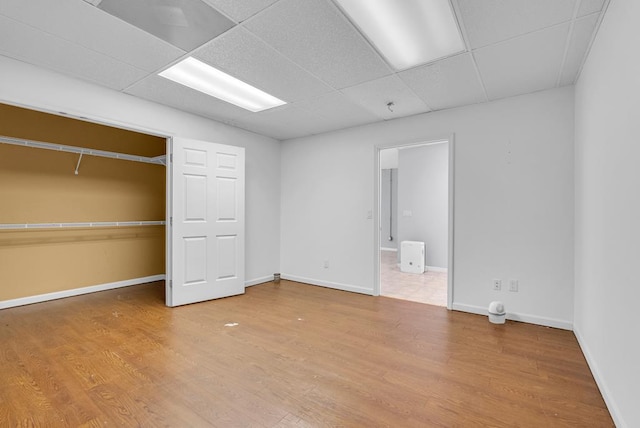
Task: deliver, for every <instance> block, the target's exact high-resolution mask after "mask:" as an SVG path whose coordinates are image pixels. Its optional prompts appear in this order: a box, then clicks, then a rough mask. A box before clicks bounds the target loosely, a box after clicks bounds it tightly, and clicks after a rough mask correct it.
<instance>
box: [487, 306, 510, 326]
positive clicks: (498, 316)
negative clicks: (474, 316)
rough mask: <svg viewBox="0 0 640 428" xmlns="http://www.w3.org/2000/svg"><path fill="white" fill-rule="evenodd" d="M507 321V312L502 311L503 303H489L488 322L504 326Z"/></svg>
mask: <svg viewBox="0 0 640 428" xmlns="http://www.w3.org/2000/svg"><path fill="white" fill-rule="evenodd" d="M506 319H507V311H505V310H504V303H502V302H498V301H496V302H491V303H490V304H489V321H490V322H491V323H493V324H504V321H505V320H506Z"/></svg>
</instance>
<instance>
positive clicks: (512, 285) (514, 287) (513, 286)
mask: <svg viewBox="0 0 640 428" xmlns="http://www.w3.org/2000/svg"><path fill="white" fill-rule="evenodd" d="M509 291H515V292H517V291H518V280H517V279H510V280H509Z"/></svg>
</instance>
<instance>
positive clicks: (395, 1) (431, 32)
mask: <svg viewBox="0 0 640 428" xmlns="http://www.w3.org/2000/svg"><path fill="white" fill-rule="evenodd" d="M335 1H336V2H337V3H338V5H339V6H340V7H341V8H342V10H343V11H344V12H345V13H346V14H347V15H348V16H349V17H350V18H351V20H352V21H353V23H354V24H355V25H356V26H357V27H358V28H359V29H360V30H361V31H362V32H363V33H364V35H365V36H366V37H367V38H368V39H369V40H370V41H371V43H373V45H374V46H375V47H376V48H377V49H378V51H379V52H380V53H381V54H382V56H384V57H385V58H386V59H387V61H388V62H389V63H390V64H391V65H392V66H393V67H394V68H395V69H396V70H405V69H407V68H411V67H414V66H416V65H420V64H425V63H428V62H431V61H434V60H436V59H440V58H444V57H447V56H450V55H453V54H456V53H459V52H462V51H464V50H465V46H464V42H463V40H462V36H461V35H460V29H459V28H458V23H457V21H456V17H455V15H454V12H453V8H452V7H451V3H450V0H376V1H370V0H369V1H368V0H335Z"/></svg>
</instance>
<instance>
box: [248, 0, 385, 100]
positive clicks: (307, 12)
mask: <svg viewBox="0 0 640 428" xmlns="http://www.w3.org/2000/svg"><path fill="white" fill-rule="evenodd" d="M246 28H248V29H249V30H250V31H251V32H253V33H254V34H256V35H257V36H258V37H260V38H262V39H263V40H264V41H266V42H267V43H269V44H271V45H272V46H273V47H274V48H276V49H277V50H278V51H280V52H282V53H283V54H284V55H286V56H287V57H288V58H290V59H291V60H293V61H294V62H296V63H297V64H299V65H300V66H301V67H303V68H304V69H306V70H307V71H309V72H311V73H312V74H314V75H315V76H317V77H319V78H320V79H322V80H323V81H325V82H326V83H328V84H329V85H331V86H332V87H334V88H336V89H341V88H346V87H348V86H354V85H357V84H358V83H362V82H366V81H369V80H373V79H377V78H380V77H383V76H386V75H389V74H392V72H391V70H390V69H389V67H388V66H387V65H386V63H385V62H384V61H383V60H382V58H381V57H380V55H378V53H377V52H375V51H374V50H373V48H372V47H371V45H369V43H368V42H367V41H366V40H365V39H364V38H363V37H362V35H361V34H360V33H358V32H357V31H356V29H355V28H354V27H353V26H352V25H351V24H350V23H349V22H348V21H347V19H346V17H345V16H344V15H343V14H342V13H340V12H339V11H338V9H337V8H336V6H335V5H334V4H333V3H331V2H330V1H327V0H281V1H280V2H278V3H277V4H275V5H273V6H272V7H270V8H269V9H268V10H266V11H265V12H264V13H261V14H260V15H258V16H256V17H255V18H254V19H252V20H250V21H248V22H247V23H246Z"/></svg>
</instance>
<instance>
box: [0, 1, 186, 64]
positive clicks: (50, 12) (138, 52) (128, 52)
mask: <svg viewBox="0 0 640 428" xmlns="http://www.w3.org/2000/svg"><path fill="white" fill-rule="evenodd" d="M0 14H2V15H5V16H8V17H10V18H13V19H15V20H16V21H20V22H22V23H24V24H27V25H29V26H31V27H35V28H38V29H41V30H42V31H44V32H47V33H50V34H52V35H54V36H57V37H60V38H62V39H65V40H67V41H69V42H73V43H76V44H78V45H81V46H84V47H85V48H88V49H91V50H93V51H96V52H99V53H102V54H105V55H108V56H110V57H112V58H115V59H118V60H120V61H123V62H126V63H127V64H130V65H133V66H134V67H137V68H140V69H142V70H146V71H149V72H152V71H156V70H158V69H159V68H161V67H163V66H165V65H166V64H167V63H169V62H172V61H174V60H176V59H177V58H179V57H181V56H182V55H184V51H182V50H180V49H178V48H177V47H175V46H172V45H170V44H169V43H166V42H164V41H162V40H160V39H158V38H157V37H154V36H152V35H150V34H148V33H146V32H144V31H142V30H140V29H139V28H136V27H134V26H132V25H129V24H127V23H126V22H123V21H121V20H120V19H118V18H115V17H113V16H111V15H109V14H107V13H105V12H103V11H101V10H99V9H97V8H96V7H94V6H91V5H90V4H87V3H83V2H75V1H69V0H60V1H55V2H52V1H50V0H29V1H27V2H25V1H24V0H3V1H2V2H0ZM70 16H72V17H73V19H69V17H70ZM115 35H117V37H116V36H115Z"/></svg>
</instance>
